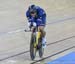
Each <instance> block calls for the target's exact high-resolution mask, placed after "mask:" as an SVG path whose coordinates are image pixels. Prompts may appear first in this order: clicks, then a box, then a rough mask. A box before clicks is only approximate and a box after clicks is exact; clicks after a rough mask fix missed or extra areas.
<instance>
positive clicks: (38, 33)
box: [34, 27, 41, 47]
mask: <svg viewBox="0 0 75 64" xmlns="http://www.w3.org/2000/svg"><path fill="white" fill-rule="evenodd" d="M35 29H37V30H35V31H34V33H35V35H36V42H35V43H34V47H36V46H37V45H38V39H39V38H40V35H41V32H40V30H39V29H38V27H37V28H35Z"/></svg>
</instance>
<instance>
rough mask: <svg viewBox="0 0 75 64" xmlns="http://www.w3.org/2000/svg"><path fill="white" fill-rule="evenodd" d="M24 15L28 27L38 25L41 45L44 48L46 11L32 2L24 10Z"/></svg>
mask: <svg viewBox="0 0 75 64" xmlns="http://www.w3.org/2000/svg"><path fill="white" fill-rule="evenodd" d="M26 17H27V19H28V26H29V28H30V29H32V27H36V26H38V28H39V29H40V31H41V33H42V36H43V38H42V45H43V48H45V47H46V37H45V35H46V32H45V30H44V28H45V26H46V12H45V11H44V10H43V9H42V8H41V7H39V6H36V5H34V4H33V5H30V6H29V7H28V10H27V11H26Z"/></svg>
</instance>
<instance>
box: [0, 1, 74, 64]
mask: <svg viewBox="0 0 75 64" xmlns="http://www.w3.org/2000/svg"><path fill="white" fill-rule="evenodd" d="M30 4H36V5H39V6H41V7H43V8H44V9H45V10H46V13H47V25H46V29H45V30H46V32H47V35H46V38H47V47H46V48H45V52H44V57H43V58H42V59H40V58H39V57H38V54H37V57H36V59H35V61H31V60H30V56H29V44H30V35H31V33H30V32H24V29H28V26H27V19H26V17H25V12H26V10H27V7H28V6H29V5H30ZM72 51H75V0H63V1H62V0H40V1H35V0H32V1H30V0H6V1H5V0H1V1H0V64H25V63H27V64H34V63H35V64H37V63H39V64H41V63H42V64H44V63H47V62H48V61H52V60H54V59H56V58H59V57H61V56H64V55H66V54H68V53H70V52H72Z"/></svg>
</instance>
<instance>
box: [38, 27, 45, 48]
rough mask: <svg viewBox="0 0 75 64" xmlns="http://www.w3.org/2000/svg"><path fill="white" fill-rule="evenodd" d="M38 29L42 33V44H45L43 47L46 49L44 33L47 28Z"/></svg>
mask: <svg viewBox="0 0 75 64" xmlns="http://www.w3.org/2000/svg"><path fill="white" fill-rule="evenodd" d="M38 28H39V30H40V31H41V33H42V44H43V47H46V38H45V35H46V32H45V31H44V28H45V27H44V26H39V27H38Z"/></svg>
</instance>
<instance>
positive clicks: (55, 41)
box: [0, 36, 75, 61]
mask: <svg viewBox="0 0 75 64" xmlns="http://www.w3.org/2000/svg"><path fill="white" fill-rule="evenodd" d="M74 37H75V36H71V37H67V38H64V39H61V40H58V41H55V42H52V43H49V44H47V46H50V45H52V44H56V43H60V42H62V41H64V40H67V39H71V38H74ZM28 52H29V50H28V51H24V52H21V53H18V54H15V55H12V56H9V57H5V58H3V59H0V61H3V60H6V59H9V58H12V57H15V56H19V55H22V54H25V53H28Z"/></svg>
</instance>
